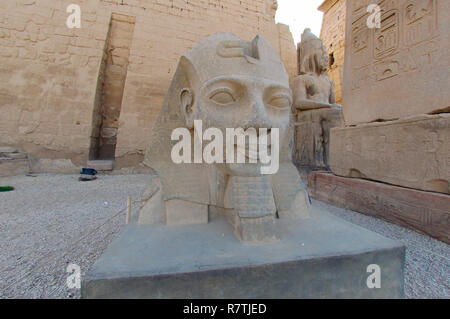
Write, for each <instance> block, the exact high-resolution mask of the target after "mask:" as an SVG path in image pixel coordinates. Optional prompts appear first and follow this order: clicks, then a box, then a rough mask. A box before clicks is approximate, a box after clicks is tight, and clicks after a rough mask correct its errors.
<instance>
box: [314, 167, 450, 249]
mask: <svg viewBox="0 0 450 319" xmlns="http://www.w3.org/2000/svg"><path fill="white" fill-rule="evenodd" d="M308 188H309V192H310V194H311V197H312V198H314V199H317V200H320V201H323V202H326V203H328V204H330V205H334V206H338V207H342V208H346V209H350V210H353V211H356V212H360V213H363V214H366V215H370V216H374V217H378V218H382V219H384V220H387V221H389V222H393V223H396V224H399V225H401V226H404V227H408V228H411V229H413V230H416V231H419V232H421V233H424V234H427V235H429V236H432V237H435V238H437V239H439V240H442V241H444V242H447V243H449V244H450V196H449V195H445V194H439V193H431V192H424V191H419V190H415V189H409V188H404V187H398V186H392V185H386V184H382V183H377V182H372V181H367V180H363V179H358V178H345V177H339V176H335V175H333V174H328V173H317V172H313V173H311V174H310V175H309V178H308Z"/></svg>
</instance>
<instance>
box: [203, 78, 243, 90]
mask: <svg viewBox="0 0 450 319" xmlns="http://www.w3.org/2000/svg"><path fill="white" fill-rule="evenodd" d="M225 81H231V82H234V83H238V84H241V85H245V84H247V83H246V81H244V80H242V79H239V78H237V77H230V76H219V77H216V78H214V79H211V80H209V81H207V82H206V83H205V84H204V87H208V86H211V85H214V84H216V83H218V82H225Z"/></svg>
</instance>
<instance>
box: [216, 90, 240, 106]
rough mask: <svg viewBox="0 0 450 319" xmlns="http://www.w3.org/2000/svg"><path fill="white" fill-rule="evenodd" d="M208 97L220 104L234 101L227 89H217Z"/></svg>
mask: <svg viewBox="0 0 450 319" xmlns="http://www.w3.org/2000/svg"><path fill="white" fill-rule="evenodd" d="M210 99H211V100H213V101H214V102H216V103H218V104H222V105H226V104H230V103H233V102H235V99H234V97H233V95H232V94H231V93H230V92H229V91H228V90H219V91H216V92H213V93H212V94H211V96H210Z"/></svg>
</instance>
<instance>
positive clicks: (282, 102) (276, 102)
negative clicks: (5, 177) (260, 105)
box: [269, 95, 291, 109]
mask: <svg viewBox="0 0 450 319" xmlns="http://www.w3.org/2000/svg"><path fill="white" fill-rule="evenodd" d="M269 104H270V105H272V106H274V107H277V108H280V109H285V108H289V107H290V106H291V99H290V98H289V97H288V96H284V95H280V96H275V97H273V98H272V99H271V100H270V102H269Z"/></svg>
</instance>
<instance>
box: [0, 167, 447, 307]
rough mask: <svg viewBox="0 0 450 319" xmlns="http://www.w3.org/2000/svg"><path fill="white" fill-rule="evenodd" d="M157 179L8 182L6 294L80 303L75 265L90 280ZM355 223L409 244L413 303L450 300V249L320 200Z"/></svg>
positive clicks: (0, 277) (2, 245)
mask: <svg viewBox="0 0 450 319" xmlns="http://www.w3.org/2000/svg"><path fill="white" fill-rule="evenodd" d="M151 179H152V176H150V175H100V176H99V178H98V179H97V180H95V181H91V182H79V181H78V176H76V175H53V174H45V175H38V176H36V177H29V176H16V177H7V178H0V185H3V186H5V185H11V186H14V187H15V188H16V189H15V191H12V192H8V193H0V297H2V298H79V297H80V291H79V289H74V288H72V289H70V288H68V287H67V284H66V280H67V277H68V275H69V274H68V273H67V272H66V269H67V266H68V265H69V264H77V265H79V266H80V268H81V272H82V275H83V274H84V273H86V272H87V270H88V269H89V267H90V266H91V265H92V264H93V262H94V261H95V260H96V259H97V258H98V257H99V256H100V255H101V254H102V252H103V251H104V250H105V249H106V247H107V246H108V244H109V243H110V242H111V241H112V240H113V239H114V238H115V237H116V236H117V235H118V234H119V233H120V231H121V229H122V227H123V226H124V224H125V208H126V199H127V197H128V196H131V197H132V198H133V207H132V208H133V213H134V214H135V213H136V212H137V211H138V208H139V199H140V196H141V194H142V192H143V191H144V189H145V186H146V185H147V184H148V183H149V182H150V181H151ZM314 205H318V206H321V207H324V208H326V209H327V210H329V211H331V212H332V213H333V214H335V215H338V216H340V217H342V218H344V219H346V220H348V221H350V222H352V223H355V224H357V225H360V226H362V227H365V228H367V229H369V230H372V231H375V232H377V233H380V234H382V235H384V236H386V237H389V238H393V239H398V240H400V241H402V242H403V243H404V244H405V245H406V246H407V255H406V271H405V281H406V283H405V292H406V296H407V297H408V298H450V247H449V245H447V244H445V243H443V242H440V241H437V240H434V239H432V238H430V237H428V236H424V235H421V234H418V233H416V232H414V231H411V230H408V229H405V228H403V227H400V226H397V225H393V224H390V223H387V222H384V221H382V220H378V219H375V218H372V217H368V216H365V215H362V214H359V213H355V212H352V211H348V210H344V209H339V208H335V207H332V206H329V205H326V204H324V203H320V202H314Z"/></svg>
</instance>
